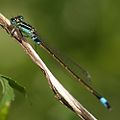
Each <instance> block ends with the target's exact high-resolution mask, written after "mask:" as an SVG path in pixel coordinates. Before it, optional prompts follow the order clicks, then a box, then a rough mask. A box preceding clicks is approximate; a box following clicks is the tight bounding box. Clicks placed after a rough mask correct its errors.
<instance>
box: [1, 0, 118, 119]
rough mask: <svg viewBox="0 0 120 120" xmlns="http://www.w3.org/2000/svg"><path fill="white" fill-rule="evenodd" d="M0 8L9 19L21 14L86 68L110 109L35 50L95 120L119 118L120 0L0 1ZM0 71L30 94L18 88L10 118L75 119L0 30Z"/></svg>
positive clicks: (44, 54)
mask: <svg viewBox="0 0 120 120" xmlns="http://www.w3.org/2000/svg"><path fill="white" fill-rule="evenodd" d="M0 12H1V13H2V14H4V15H5V16H6V17H8V18H11V17H14V16H16V15H23V16H24V17H25V20H26V21H27V22H28V23H30V24H32V25H33V26H34V27H35V28H36V29H37V31H38V32H39V33H40V36H41V38H42V39H44V40H46V41H47V43H49V44H50V46H55V48H57V49H58V50H59V51H60V52H61V53H63V54H65V55H67V56H70V57H71V58H72V59H73V60H74V61H76V62H77V63H79V64H80V65H81V66H83V67H84V68H85V69H87V70H88V71H89V72H90V74H91V76H92V82H91V84H92V85H93V86H94V88H96V89H97V90H98V91H99V92H100V93H101V94H103V95H104V96H105V97H106V98H107V99H108V100H109V101H110V103H111V106H112V111H111V112H109V111H107V110H106V109H105V108H104V107H103V106H102V105H101V104H100V103H99V102H98V101H97V100H96V98H95V97H93V96H92V95H91V94H90V93H89V92H88V91H87V90H85V88H84V87H83V86H81V85H79V83H77V82H75V80H74V79H73V80H72V77H71V76H69V75H68V74H67V72H65V70H64V69H62V68H61V67H60V66H59V65H58V64H57V63H56V62H55V61H54V60H52V58H51V57H49V55H48V54H47V53H46V52H45V51H44V50H42V49H41V48H40V49H39V48H37V50H38V52H39V55H40V56H41V58H42V59H43V60H44V62H45V63H46V65H47V66H48V68H50V70H51V71H52V72H53V74H54V75H55V76H56V77H57V78H58V79H59V80H60V81H61V83H62V84H63V85H64V86H65V87H66V88H67V89H68V90H69V91H70V93H72V95H73V96H75V98H77V99H78V100H79V101H80V102H81V104H82V105H83V106H85V107H86V108H87V109H88V110H89V111H90V112H91V113H92V114H93V115H95V116H96V117H97V118H98V119H99V120H114V119H115V120H117V119H119V118H120V102H119V101H120V93H119V90H120V1H119V0H114V1H113V0H100V1H96V0H34V1H33V0H20V1H16V0H0ZM31 43H32V45H33V47H34V43H33V42H31ZM0 74H5V75H8V76H10V77H12V78H13V79H15V80H17V81H18V82H19V83H21V84H22V85H24V86H25V87H26V89H27V92H28V98H24V97H23V96H22V95H21V94H20V93H18V92H17V91H16V99H15V101H14V102H13V103H12V105H11V108H10V112H9V115H8V120H73V119H74V120H78V119H79V118H78V117H77V116H76V115H75V114H74V113H73V112H71V111H70V110H68V109H66V108H65V107H64V106H63V105H61V104H60V103H59V102H57V101H56V99H55V98H54V97H53V93H52V92H51V90H50V88H49V87H48V83H47V80H46V78H45V76H44V74H43V73H42V72H41V71H40V70H39V68H38V67H37V66H36V65H35V64H34V63H33V62H32V61H31V60H30V59H29V57H28V56H27V55H26V54H25V52H24V51H23V49H22V48H21V46H20V45H19V44H18V43H17V42H16V41H15V40H14V39H13V38H11V37H10V36H9V35H8V34H7V33H6V32H5V31H4V30H3V29H2V28H0Z"/></svg>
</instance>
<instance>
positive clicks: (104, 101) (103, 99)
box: [99, 97, 111, 109]
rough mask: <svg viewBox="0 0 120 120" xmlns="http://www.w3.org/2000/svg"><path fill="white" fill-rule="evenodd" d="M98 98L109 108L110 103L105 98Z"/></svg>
mask: <svg viewBox="0 0 120 120" xmlns="http://www.w3.org/2000/svg"><path fill="white" fill-rule="evenodd" d="M99 100H100V102H101V103H102V104H103V105H104V106H105V107H106V108H108V109H111V107H110V104H109V102H108V101H107V99H105V98H104V97H101V98H100V99H99Z"/></svg>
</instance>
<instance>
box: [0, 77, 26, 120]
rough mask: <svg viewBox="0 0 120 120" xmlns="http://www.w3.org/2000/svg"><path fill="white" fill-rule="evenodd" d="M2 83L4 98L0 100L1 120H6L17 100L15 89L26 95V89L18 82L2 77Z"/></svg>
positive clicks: (0, 78)
mask: <svg viewBox="0 0 120 120" xmlns="http://www.w3.org/2000/svg"><path fill="white" fill-rule="evenodd" d="M0 83H1V85H2V96H1V98H0V120H5V119H6V116H7V114H8V111H9V108H10V104H11V102H12V101H13V100H14V98H15V94H14V89H16V90H18V91H19V92H21V93H23V94H25V89H24V88H23V87H22V86H21V85H19V84H18V83H17V82H16V81H13V80H12V79H10V78H8V77H6V76H3V75H0Z"/></svg>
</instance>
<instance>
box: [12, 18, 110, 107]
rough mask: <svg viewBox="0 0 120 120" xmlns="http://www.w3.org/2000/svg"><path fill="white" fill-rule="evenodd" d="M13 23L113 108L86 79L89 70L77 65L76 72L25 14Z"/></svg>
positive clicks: (88, 77)
mask: <svg viewBox="0 0 120 120" xmlns="http://www.w3.org/2000/svg"><path fill="white" fill-rule="evenodd" d="M10 21H11V24H12V25H13V26H14V27H16V28H17V29H19V30H20V32H21V33H22V35H23V36H25V37H27V36H28V37H30V38H31V39H32V40H33V41H34V42H35V43H36V44H38V45H40V46H41V47H42V48H44V49H45V50H46V51H47V52H48V53H50V54H51V55H52V56H53V58H54V59H56V60H57V61H58V62H59V63H60V64H61V65H62V66H63V67H64V68H65V69H66V70H67V71H68V72H70V73H71V74H72V75H73V76H74V77H75V78H76V79H77V80H78V81H79V82H81V83H82V84H83V85H84V86H85V87H86V88H87V90H88V91H89V92H91V93H92V94H93V95H94V96H96V98H97V99H98V100H99V101H100V102H101V103H102V104H103V105H104V106H105V107H106V108H108V109H111V107H110V104H109V102H108V101H107V99H105V98H104V97H103V96H102V95H100V94H99V93H98V92H97V91H96V90H94V89H93V88H92V87H91V86H90V85H89V84H88V83H87V82H86V81H88V80H89V79H90V75H89V74H88V72H87V71H85V70H84V69H82V68H81V67H80V66H78V65H75V64H74V66H76V67H77V69H79V72H78V71H77V72H75V71H74V70H73V69H72V67H71V66H70V64H67V62H64V61H63V59H61V58H60V57H59V56H58V55H57V54H55V53H54V52H53V51H52V50H51V49H50V48H49V47H48V46H47V45H46V44H45V43H44V41H42V40H41V39H40V38H39V36H38V34H37V32H36V30H35V29H34V28H33V27H32V26H31V25H29V24H27V23H26V22H24V21H23V16H16V17H13V18H11V19H10Z"/></svg>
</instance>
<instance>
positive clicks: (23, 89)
mask: <svg viewBox="0 0 120 120" xmlns="http://www.w3.org/2000/svg"><path fill="white" fill-rule="evenodd" d="M0 77H1V78H4V79H6V80H7V81H8V82H9V85H10V86H11V87H12V88H14V89H16V90H17V91H19V92H21V93H22V94H24V95H26V90H25V87H23V86H21V85H20V84H19V83H17V82H16V81H14V80H13V79H11V78H10V77H7V76H3V75H0Z"/></svg>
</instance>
